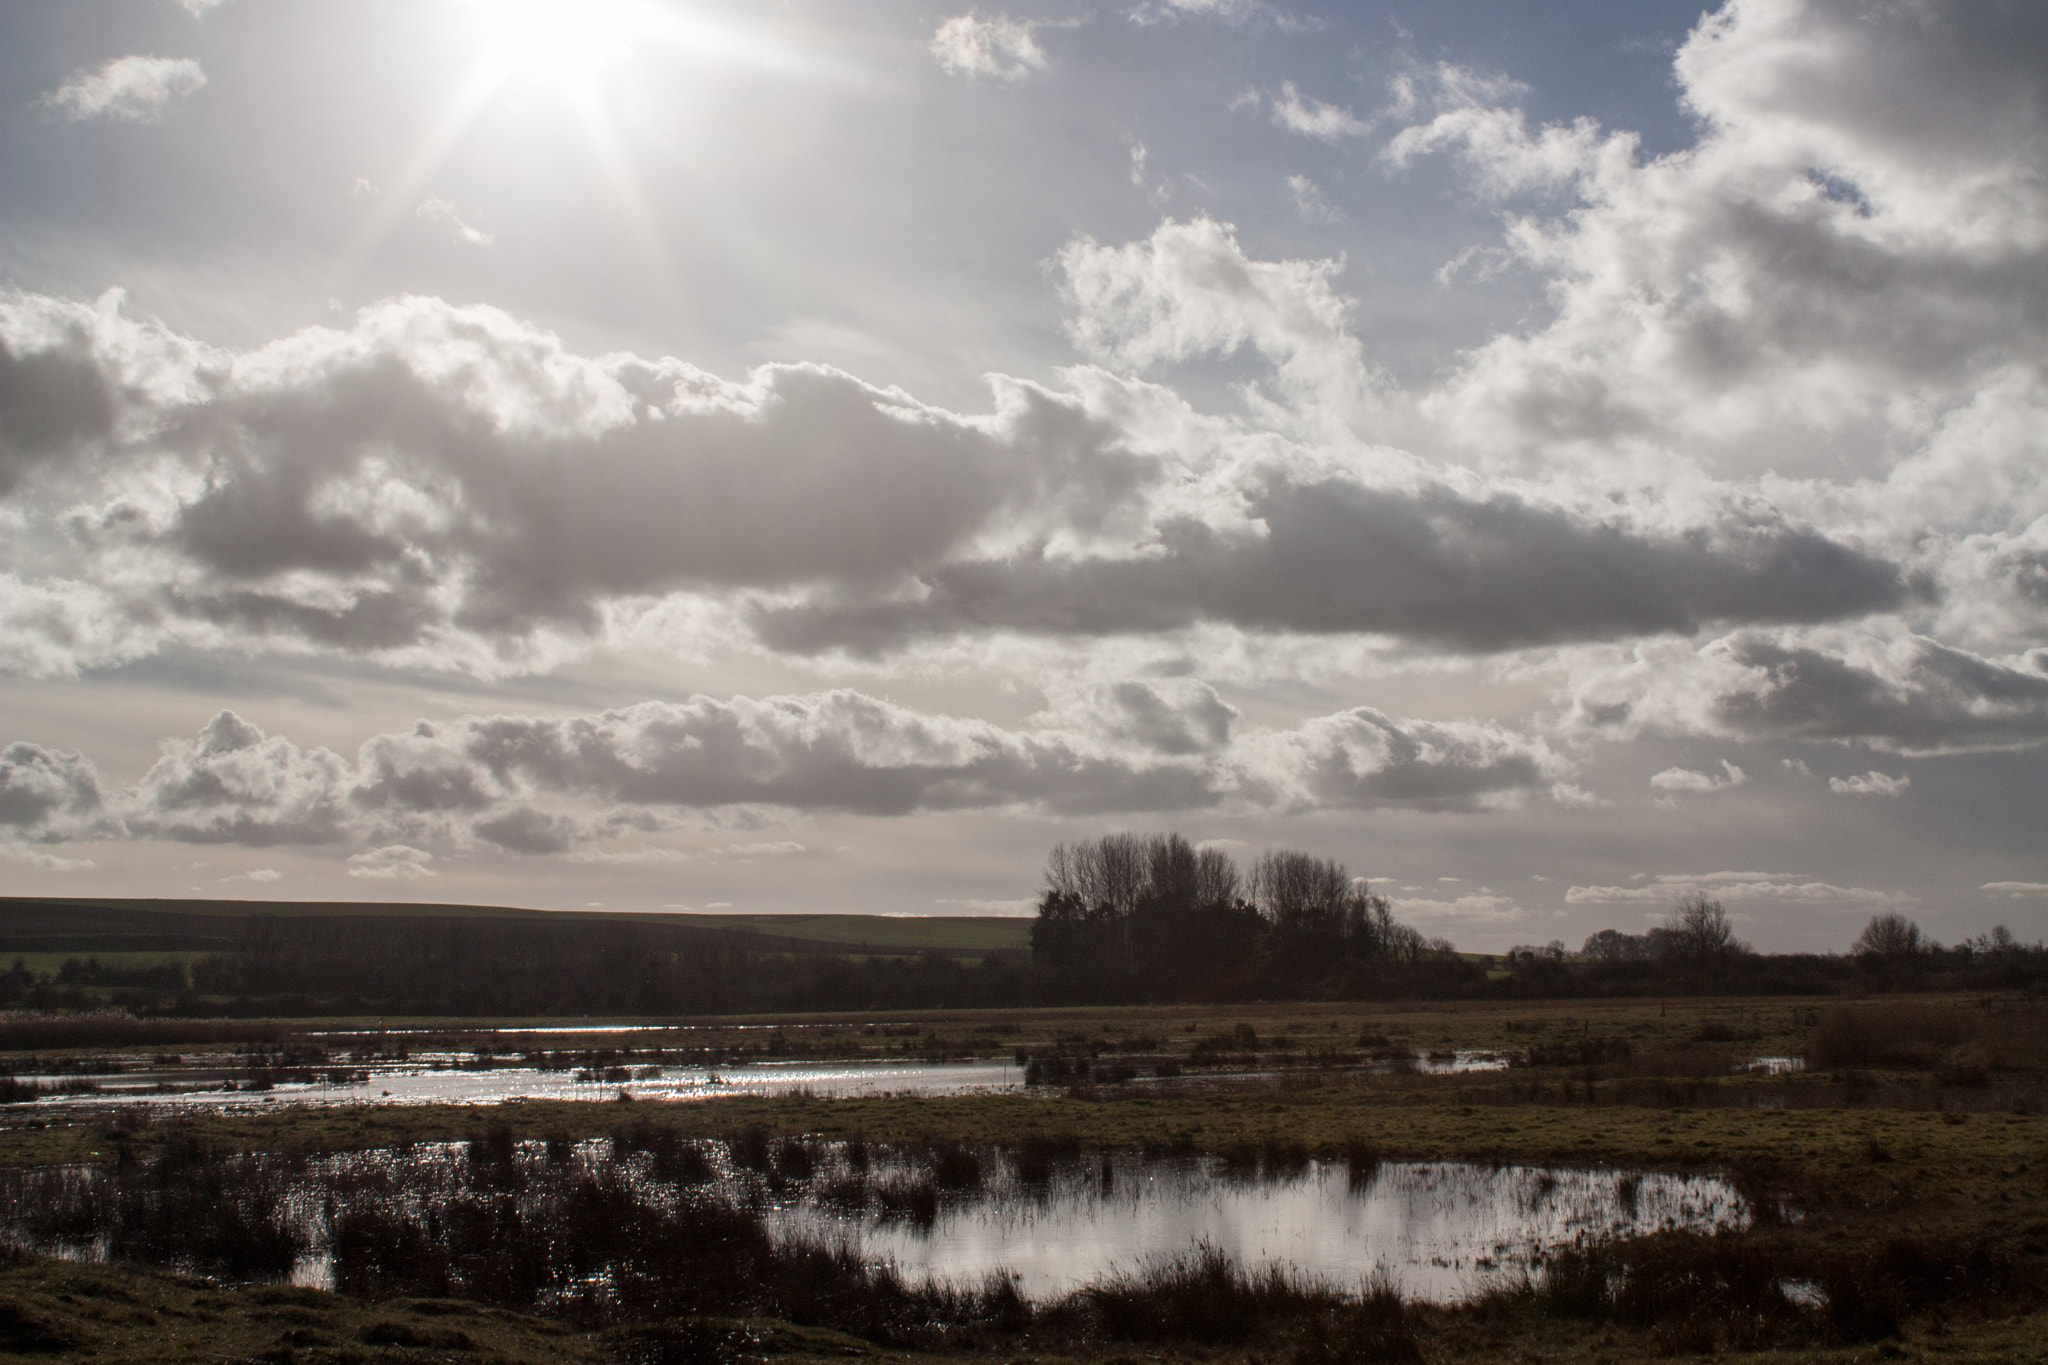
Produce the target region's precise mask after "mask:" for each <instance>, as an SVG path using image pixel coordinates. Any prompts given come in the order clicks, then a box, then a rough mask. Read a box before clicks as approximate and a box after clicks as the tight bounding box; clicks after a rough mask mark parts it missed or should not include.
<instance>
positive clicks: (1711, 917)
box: [1651, 891, 1749, 966]
mask: <svg viewBox="0 0 2048 1365" xmlns="http://www.w3.org/2000/svg"><path fill="white" fill-rule="evenodd" d="M1651 934H1652V935H1653V936H1654V938H1655V941H1656V942H1657V944H1658V946H1659V947H1660V948H1661V949H1662V950H1663V952H1664V953H1665V954H1666V955H1668V956H1670V957H1673V958H1676V959H1678V960H1679V961H1680V962H1682V963H1684V964H1686V965H1688V966H1691V965H1698V964H1703V963H1708V962H1715V961H1719V960H1721V959H1724V958H1730V957H1739V956H1740V955H1742V954H1743V953H1746V952H1748V951H1749V945H1748V944H1747V943H1744V942H1743V941H1742V940H1741V939H1738V938H1737V937H1735V926H1734V925H1733V924H1731V923H1730V922H1729V920H1728V912H1727V911H1726V910H1723V909H1722V908H1721V902H1720V901H1718V900H1716V899H1714V898H1713V897H1712V896H1709V895H1708V894H1707V893H1706V892H1704V891H1689V892H1687V893H1686V895H1685V898H1684V899H1682V900H1680V901H1679V902H1678V908H1677V909H1675V910H1673V911H1672V912H1671V914H1670V915H1669V916H1667V917H1666V918H1665V920H1664V924H1663V927H1662V929H1661V930H1652V931H1651Z"/></svg>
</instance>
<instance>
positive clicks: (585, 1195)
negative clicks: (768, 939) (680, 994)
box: [0, 1126, 1749, 1308]
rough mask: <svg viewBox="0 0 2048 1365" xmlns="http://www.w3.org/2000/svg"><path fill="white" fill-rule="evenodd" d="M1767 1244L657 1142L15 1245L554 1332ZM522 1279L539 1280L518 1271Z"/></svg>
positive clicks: (1053, 1159) (984, 1155) (110, 1195)
mask: <svg viewBox="0 0 2048 1365" xmlns="http://www.w3.org/2000/svg"><path fill="white" fill-rule="evenodd" d="M1748 1219H1749V1214H1748V1211H1747V1209H1746V1208H1745V1206H1744V1204H1743V1202H1742V1200H1741V1198H1740V1196H1739V1195H1738V1194H1737V1193H1736V1191H1735V1190H1734V1188H1733V1187H1732V1186H1730V1185H1729V1184H1728V1183H1726V1182H1725V1181H1723V1180H1720V1179H1717V1178H1714V1177H1707V1176H1690V1177H1687V1176H1677V1175H1670V1174H1662V1173H1625V1172H1617V1171H1599V1170H1565V1169H1541V1168H1535V1167H1526V1166H1499V1167H1493V1166H1476V1165H1467V1164H1458V1163H1448V1162H1432V1163H1384V1164H1383V1163H1378V1162H1375V1161H1372V1160H1371V1159H1370V1158H1369V1157H1367V1156H1360V1157H1355V1158H1353V1159H1352V1160H1350V1161H1344V1162H1316V1161H1310V1160H1307V1159H1306V1158H1305V1156H1303V1155H1302V1154H1300V1153H1299V1152H1290V1151H1288V1150H1287V1149H1286V1148H1285V1147H1284V1146H1283V1147H1279V1148H1274V1149H1272V1150H1268V1151H1266V1152H1264V1153H1263V1154H1257V1153H1253V1154H1247V1155H1244V1156H1240V1157H1237V1158H1234V1159H1233V1158H1220V1159H1219V1158H1192V1157H1190V1158H1175V1159H1156V1158H1141V1157H1136V1156H1114V1157H1104V1156H1101V1155H1097V1154H1088V1153H1082V1152H1078V1151H1068V1150H1061V1149H1059V1148H1058V1147H1057V1145H1054V1146H1051V1147H1048V1146H1045V1145H1043V1144H1041V1145H1040V1146H1039V1147H1037V1148H1033V1147H1030V1146H1028V1145H1027V1146H1026V1147H1023V1148H1019V1149H1015V1150H1007V1151H1005V1150H993V1149H973V1148H964V1147H939V1148H924V1149H897V1148H881V1147H878V1146H870V1145H868V1144H863V1143H858V1142H855V1143H824V1142H803V1141H796V1140H784V1141H780V1142H771V1141H770V1140H769V1139H767V1138H766V1137H765V1136H759V1135H754V1136H749V1137H742V1138H739V1139H734V1140H731V1141H727V1142H713V1141H702V1142H699V1141H687V1140H680V1139H677V1138H675V1137H674V1135H673V1134H670V1133H667V1132H666V1131H665V1130H659V1129H652V1128H648V1127H644V1126H643V1127H641V1128H639V1129H637V1130H636V1129H626V1130H622V1131H621V1132H620V1133H619V1134H616V1135H614V1136H613V1137H612V1138H610V1139H597V1140H592V1141H588V1142H583V1143H578V1144H570V1143H568V1142H566V1141H556V1142H526V1143H517V1142H513V1141H512V1140H511V1139H510V1137H509V1134H508V1135H505V1136H503V1137H502V1138H499V1139H493V1140H488V1141H481V1142H473V1143H466V1144H431V1145H427V1144H423V1145H420V1146H417V1147H412V1148H407V1149H403V1150H399V1151H373V1152H363V1153H351V1154H345V1155H337V1156H330V1157H321V1158H299V1159H293V1158H290V1157H276V1156H243V1157H230V1158H210V1157H206V1156H204V1155H202V1154H199V1153H195V1152H184V1151H178V1150H171V1151H168V1152H167V1153H166V1154H165V1155H164V1156H162V1157H160V1158H159V1159H158V1160H157V1161H155V1162H153V1163H151V1164H150V1165H148V1166H146V1167H144V1166H138V1165H134V1164H131V1165H128V1166H117V1167H93V1168H80V1167H64V1168H44V1169H39V1170H29V1171H21V1172H12V1173H8V1174H6V1175H5V1176H4V1177H0V1235H4V1236H5V1238H6V1239H7V1240H9V1241H11V1242H14V1243H16V1244H19V1245H24V1246H27V1247H31V1248H34V1249H37V1250H43V1251H53V1252H57V1253H59V1254H63V1255H68V1256H72V1257H78V1258H84V1259H95V1260H97V1259H126V1260H144V1261H150V1262H154V1263H158V1264H164V1265H170V1266H175V1267H178V1268H181V1269H187V1270H193V1271H199V1272H202V1273H211V1274H219V1275H225V1276H227V1277H230V1278H238V1279H273V1280H291V1281H293V1282H296V1283H300V1284H306V1285H312V1286H319V1287H336V1288H341V1289H344V1290H353V1291H362V1290H363V1289H364V1288H365V1287H366V1286H368V1287H372V1288H375V1287H379V1286H382V1287H383V1288H385V1289H388V1290H390V1291H391V1292H405V1293H435V1294H445V1293H458V1292H459V1293H476V1292H479V1290H478V1286H480V1285H481V1286H484V1288H485V1290H486V1291H488V1292H487V1293H486V1296H487V1297H493V1298H495V1299H497V1300H498V1301H505V1293H504V1292H502V1291H501V1289H492V1288H491V1286H502V1285H503V1284H504V1283H506V1282H507V1281H506V1277H508V1276H510V1277H512V1279H513V1280H516V1281H517V1282H518V1283H519V1284H521V1285H523V1286H525V1288H523V1289H521V1290H520V1291H519V1292H518V1293H515V1294H512V1295H511V1298H512V1300H514V1301H516V1302H519V1303H521V1304H523V1305H526V1306H535V1307H541V1308H548V1307H550V1304H551V1303H552V1301H553V1300H552V1299H551V1298H550V1296H553V1299H559V1298H560V1297H561V1296H563V1295H574V1294H578V1293H611V1292H615V1291H618V1290H619V1287H620V1282H621V1280H622V1278H627V1279H630V1278H632V1277H634V1276H643V1277H644V1276H648V1275H653V1276H655V1277H656V1278H662V1274H661V1268H660V1267H658V1266H650V1265H648V1264H647V1262H648V1261H649V1259H650V1257H653V1256H656V1255H657V1254H669V1253H666V1252H664V1253H656V1252H653V1251H651V1250H650V1248H652V1247H657V1246H662V1247H666V1246H668V1245H669V1244H670V1242H671V1241H672V1240H673V1239H675V1238H678V1237H681V1238H694V1239H696V1240H697V1242H699V1243H701V1242H703V1241H704V1239H705V1238H707V1237H708V1238H710V1239H711V1241H712V1243H713V1244H716V1243H719V1242H720V1241H723V1243H725V1244H727V1245H737V1244H739V1243H740V1242H745V1243H746V1244H748V1245H751V1246H754V1247H756V1248H757V1253H756V1254H757V1256H760V1257H767V1258H769V1259H771V1260H772V1259H774V1258H777V1257H779V1258H783V1259H785V1260H786V1259H789V1258H792V1257H794V1258H797V1259H799V1260H801V1259H805V1258H808V1259H810V1260H811V1261H814V1262H815V1261H817V1260H818V1259H819V1258H823V1262H824V1263H829V1264H835V1265H840V1266H843V1267H855V1268H857V1267H868V1268H874V1267H877V1266H880V1267H883V1268H885V1270H886V1273H887V1275H888V1277H889V1279H890V1281H891V1283H900V1284H903V1285H911V1286H926V1287H928V1288H929V1289H930V1290H931V1291H932V1292H936V1293H941V1294H946V1293H955V1294H958V1293H965V1294H972V1293H974V1292H977V1290H978V1289H979V1288H980V1287H984V1286H989V1285H994V1284H1002V1285H1005V1286H1007V1288H1006V1289H1005V1292H1008V1293H1014V1294H1017V1295H1021V1296H1022V1297H1023V1298H1024V1299H1026V1300H1030V1301H1032V1302H1037V1303H1048V1302H1053V1301H1057V1300H1059V1299H1062V1298H1064V1297H1066V1296H1068V1295H1071V1294H1073V1293H1075V1292H1077V1291H1080V1290H1082V1289H1084V1288H1085V1287H1087V1286H1089V1285H1092V1284H1096V1283H1099V1282H1102V1281H1105V1280H1109V1279H1114V1278H1116V1277H1118V1276H1120V1275H1122V1276H1132V1275H1139V1276H1142V1275H1143V1274H1144V1273H1145V1272H1146V1271H1147V1270H1148V1268H1157V1267H1159V1266H1160V1265H1162V1264H1164V1263H1165V1262H1168V1261H1171V1260H1172V1259H1174V1258H1176V1257H1189V1256H1193V1255H1198V1254H1200V1255H1208V1256H1211V1257H1221V1258H1223V1259H1224V1260H1226V1261H1228V1262H1229V1263H1230V1264H1231V1265H1232V1266H1234V1267H1237V1268H1239V1269H1241V1270H1242V1271H1244V1272H1247V1273H1252V1272H1257V1271H1259V1270H1261V1269H1262V1268H1264V1267H1268V1266H1279V1267H1283V1268H1284V1269H1285V1270H1286V1271H1287V1272H1288V1273H1289V1274H1291V1275H1294V1276H1297V1277H1300V1279H1301V1280H1302V1281H1303V1282H1304V1283H1319V1284H1324V1285H1327V1286H1329V1287H1330V1288H1332V1289H1334V1290H1337V1291H1340V1292H1355V1291H1357V1290H1358V1289H1359V1288H1360V1287H1361V1286H1363V1285H1364V1284H1365V1283H1366V1282H1367V1281H1368V1280H1372V1279H1375V1278H1377V1279H1380V1280H1384V1281H1386V1282H1390V1283H1392V1284H1393V1285H1395V1286H1397V1287H1398V1288H1399V1289H1400V1290H1401V1292H1402V1294H1403V1295H1404V1296H1405V1297H1409V1298H1412V1299H1427V1300H1434V1301H1440V1302H1445V1301H1453V1300H1456V1299H1459V1298H1462V1297H1465V1296H1468V1295H1470V1294H1472V1293H1473V1292H1475V1291H1477V1290H1479V1289H1481V1288H1483V1287H1484V1286H1485V1285H1487V1284H1488V1283H1489V1282H1491V1281H1493V1280H1496V1279H1499V1278H1501V1277H1512V1276H1517V1275H1521V1274H1525V1273H1526V1274H1530V1275H1534V1276H1537V1277H1540V1276H1541V1274H1542V1267H1543V1265H1544V1263H1545V1260H1546V1258H1547V1257H1549V1256H1551V1255H1553V1254H1554V1253H1556V1252H1558V1251H1560V1250H1562V1249H1565V1248H1572V1247H1585V1246H1589V1245H1596V1244H1600V1243H1604V1242H1608V1241H1611V1240H1614V1239H1617V1238H1628V1237H1634V1236H1639V1235H1642V1234H1646V1233H1651V1232H1658V1231H1668V1230H1694V1231H1713V1230H1718V1229H1723V1228H1735V1227H1741V1226H1744V1225H1746V1224H1747V1222H1748ZM649 1239H653V1240H649ZM736 1239H737V1240H736ZM674 1254H677V1255H682V1254H684V1253H683V1252H680V1251H678V1252H675V1253H674ZM692 1254H694V1253H692ZM508 1257H509V1258H512V1259H513V1260H515V1261H516V1262H517V1264H516V1265H510V1264H498V1263H497V1262H498V1261H499V1260H501V1259H503V1258H508ZM679 1273H680V1272H679ZM807 1273H808V1272H807ZM849 1273H852V1272H851V1271H849ZM863 1273H864V1272H863ZM451 1277H452V1279H451ZM554 1306H557V1307H558V1306H559V1305H558V1304H556V1305H554Z"/></svg>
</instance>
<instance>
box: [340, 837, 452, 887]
mask: <svg viewBox="0 0 2048 1365" xmlns="http://www.w3.org/2000/svg"><path fill="white" fill-rule="evenodd" d="M433 861H434V855H433V854H431V853H429V852H427V851H426V850H425V849H423V848H413V847H411V846H410V845H407V844H386V845H385V846H384V847H382V848H372V849H367V850H365V851H363V852H361V853H351V854H350V855H349V859H348V875H349V876H351V877H361V878H363V879H365V880H367V881H387V882H398V881H417V880H419V879H420V878H422V877H431V876H433V875H434V869H433V868H431V867H429V866H427V864H429V863H431V862H433Z"/></svg>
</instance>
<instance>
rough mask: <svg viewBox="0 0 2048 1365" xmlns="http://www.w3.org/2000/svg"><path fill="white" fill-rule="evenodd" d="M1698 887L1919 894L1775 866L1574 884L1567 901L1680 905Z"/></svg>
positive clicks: (1758, 892)
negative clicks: (1803, 874) (1837, 881)
mask: <svg viewBox="0 0 2048 1365" xmlns="http://www.w3.org/2000/svg"><path fill="white" fill-rule="evenodd" d="M1692 891H1704V892H1706V893H1707V894H1709V895H1711V896H1714V897H1716V898H1718V899H1721V900H1728V901H1738V902H1740V901H1773V902H1786V903H1791V904H1803V905H1904V904H1909V903H1911V902H1912V900H1913V898H1912V897H1911V896H1907V895H1904V894H1902V893H1900V892H1896V891H1880V890H1872V889H1870V888H1868V887H1860V886H1835V885H1833V884H1831V883H1828V882H1819V881H1812V880H1809V879H1806V878H1803V877H1801V876H1800V875H1799V874H1797V873H1773V872H1704V873H1686V872H1672V873H1666V874H1663V875H1661V876H1657V877H1651V878H1646V879H1645V880H1644V881H1643V882H1642V883H1641V884H1638V885H1635V886H1574V887H1570V888H1568V889H1567V890H1566V891H1565V893H1564V899H1565V904H1567V905H1661V906H1675V905H1676V904H1677V903H1678V902H1679V900H1680V899H1681V898H1682V897H1683V896H1684V895H1685V894H1686V893H1688V892H1692Z"/></svg>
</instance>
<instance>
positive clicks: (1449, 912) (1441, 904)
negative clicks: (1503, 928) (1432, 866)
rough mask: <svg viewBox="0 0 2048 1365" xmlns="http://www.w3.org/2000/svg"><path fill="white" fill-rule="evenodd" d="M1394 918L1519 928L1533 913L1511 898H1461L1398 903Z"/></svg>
mask: <svg viewBox="0 0 2048 1365" xmlns="http://www.w3.org/2000/svg"><path fill="white" fill-rule="evenodd" d="M1394 914H1395V915H1396V916H1397V917H1398V918H1400V919H1403V920H1455V921H1458V922H1461V923H1465V924H1516V923H1519V922H1520V921H1522V920H1525V919H1527V918H1528V917H1529V912H1528V911H1527V910H1525V909H1523V908H1522V906H1521V905H1520V903H1518V902H1517V901H1515V900H1514V899H1513V898H1512V897H1509V896H1495V895H1473V896H1459V897H1458V898H1456V899H1455V900H1427V899H1411V898H1409V897H1406V896H1402V897H1397V898H1396V899H1395V900H1394Z"/></svg>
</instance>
